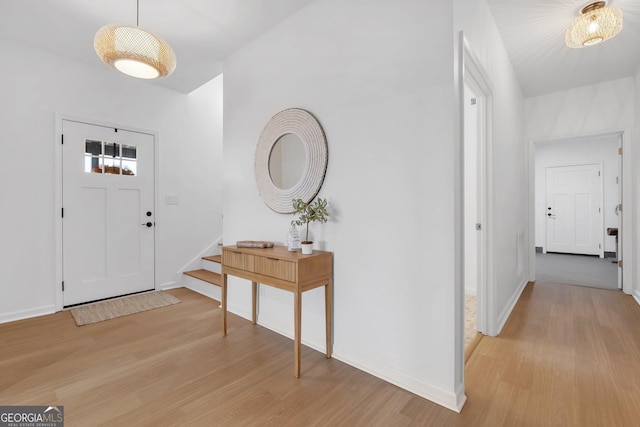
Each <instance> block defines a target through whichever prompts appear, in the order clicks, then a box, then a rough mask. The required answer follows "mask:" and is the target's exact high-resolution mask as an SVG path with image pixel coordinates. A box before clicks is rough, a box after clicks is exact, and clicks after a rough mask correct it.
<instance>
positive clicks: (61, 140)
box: [60, 134, 64, 145]
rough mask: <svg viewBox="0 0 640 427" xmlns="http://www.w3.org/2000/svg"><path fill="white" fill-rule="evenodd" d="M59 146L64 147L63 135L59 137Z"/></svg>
mask: <svg viewBox="0 0 640 427" xmlns="http://www.w3.org/2000/svg"><path fill="white" fill-rule="evenodd" d="M60 144H62V145H64V134H63V135H60Z"/></svg>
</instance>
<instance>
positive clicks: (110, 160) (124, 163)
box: [84, 139, 138, 176]
mask: <svg viewBox="0 0 640 427" xmlns="http://www.w3.org/2000/svg"><path fill="white" fill-rule="evenodd" d="M137 151H138V150H137V148H136V146H135V145H127V144H118V143H117V142H108V141H96V140H91V139H87V140H86V141H85V153H84V171H85V172H86V173H99V174H109V175H126V176H135V175H137V173H138V158H137V155H138V153H137Z"/></svg>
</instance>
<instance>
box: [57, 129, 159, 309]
mask: <svg viewBox="0 0 640 427" xmlns="http://www.w3.org/2000/svg"><path fill="white" fill-rule="evenodd" d="M62 132H63V141H64V142H63V145H62V165H63V166H62V170H63V173H62V187H63V189H62V191H63V195H62V200H63V284H64V286H63V289H64V292H63V300H64V305H65V306H70V305H74V304H80V303H84V302H89V301H96V300H100V299H104V298H110V297H114V296H120V295H126V294H131V293H135V292H141V291H145V290H151V289H154V287H155V279H154V229H155V220H154V209H153V208H154V137H153V135H149V134H144V133H139V132H131V131H126V130H122V129H114V128H110V127H104V126H97V125H91V124H86V123H79V122H75V121H69V120H63V123H62Z"/></svg>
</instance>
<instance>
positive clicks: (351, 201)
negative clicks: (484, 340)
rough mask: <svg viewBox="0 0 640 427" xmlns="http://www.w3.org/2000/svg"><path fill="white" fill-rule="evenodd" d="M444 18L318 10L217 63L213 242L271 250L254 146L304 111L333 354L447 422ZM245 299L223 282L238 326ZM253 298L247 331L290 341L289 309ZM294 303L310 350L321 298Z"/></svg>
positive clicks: (449, 302)
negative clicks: (217, 217) (318, 138)
mask: <svg viewBox="0 0 640 427" xmlns="http://www.w3.org/2000/svg"><path fill="white" fill-rule="evenodd" d="M452 14H453V11H452V8H451V4H450V2H449V1H447V0H440V1H432V2H428V3H427V2H424V1H419V0H401V1H399V2H388V1H385V0H353V1H349V2H343V1H340V0H317V1H315V2H313V3H311V4H310V5H309V6H307V7H306V8H304V9H302V10H301V11H300V12H298V13H297V14H295V15H294V16H292V17H290V18H289V19H287V20H285V21H284V22H282V23H281V24H280V25H278V26H277V27H275V28H274V29H272V30H271V31H270V32H268V33H267V34H265V35H263V36H262V37H260V38H258V39H257V40H255V41H254V42H253V43H251V44H250V45H248V46H246V47H245V48H243V49H241V50H240V51H239V52H237V53H236V54H234V55H233V56H232V57H231V58H229V60H228V61H226V62H225V66H224V73H225V79H224V92H225V115H224V159H225V166H224V167H225V169H224V171H225V172H224V173H225V189H224V198H225V204H224V218H225V221H224V240H225V242H226V243H233V242H235V241H236V240H240V239H264V240H274V241H278V242H283V240H284V235H285V232H286V231H287V229H288V227H289V222H290V221H291V219H292V216H291V215H279V214H276V213H274V212H272V211H271V210H270V209H269V208H267V206H265V204H264V203H263V202H262V201H261V199H260V197H259V196H258V193H257V189H256V184H255V180H254V174H253V163H254V153H255V146H256V142H257V140H258V137H259V135H260V132H261V131H262V128H263V127H264V125H265V124H266V123H267V121H268V120H269V118H271V117H272V116H273V115H274V114H275V113H277V112H279V111H281V110H283V109H286V108H291V107H301V108H305V109H307V110H309V111H311V112H312V113H313V114H314V115H315V116H316V117H317V118H318V120H319V121H320V123H321V124H322V126H323V127H324V130H325V132H326V134H327V139H328V145H329V164H328V169H327V174H326V180H325V183H324V186H323V187H322V189H321V191H320V194H319V196H320V197H323V198H327V199H328V201H329V208H330V212H331V219H330V222H329V223H327V224H325V225H318V224H313V225H312V226H311V230H310V232H311V233H312V234H313V240H314V241H315V242H316V243H317V245H316V247H321V248H324V249H326V250H330V251H333V252H334V279H335V292H334V307H335V312H334V325H335V328H334V355H335V357H336V358H338V359H340V360H343V361H346V362H347V363H350V364H352V365H354V366H357V367H359V368H361V369H363V370H365V371H368V372H371V373H373V374H375V375H377V376H379V377H382V378H384V379H387V380H389V381H391V382H393V383H395V384H398V385H400V386H402V387H404V388H406V389H409V390H411V391H413V392H415V393H417V394H419V395H421V396H424V397H427V398H429V399H431V400H434V401H436V402H438V403H440V404H442V405H444V406H447V407H449V408H452V409H459V408H460V406H461V404H462V402H463V396H462V395H461V394H459V393H458V388H457V385H456V384H454V323H455V318H454V316H455V314H454V261H453V253H454V241H453V235H454V221H453V217H452V215H451V214H452V212H453V206H454V194H453V178H454V177H453V168H452V165H453V161H454V158H453V144H452V141H453V130H454V119H453V112H454V107H453V102H454V96H453V40H452V38H451V35H452V34H453V27H452ZM434 16H437V17H438V18H437V19H435V20H434V19H433V17H434ZM427 23H428V25H427ZM249 289H250V286H249V285H248V283H247V282H246V281H243V280H239V279H238V280H230V290H229V303H230V309H231V310H232V311H235V312H236V313H240V314H242V315H244V316H245V317H249V315H250V301H251V299H250V293H249ZM264 292H265V293H264V295H263V296H262V298H261V302H260V314H259V322H260V323H261V324H262V325H265V326H267V327H270V328H272V329H275V330H278V331H280V332H283V333H285V334H288V335H292V331H293V323H292V316H293V306H292V296H291V295H290V294H288V293H285V292H282V291H278V290H275V289H271V288H269V289H266V290H265V291H264ZM303 301H304V308H303V310H304V316H303V330H302V339H303V342H304V343H306V344H308V345H311V346H313V347H316V348H318V349H324V343H323V340H324V326H323V325H324V324H323V318H324V309H323V293H322V291H321V290H314V291H311V292H307V293H305V295H304V298H303ZM302 363H303V365H302V370H303V373H302V375H303V376H304V375H305V373H304V369H305V368H304V366H305V365H304V360H303V361H302Z"/></svg>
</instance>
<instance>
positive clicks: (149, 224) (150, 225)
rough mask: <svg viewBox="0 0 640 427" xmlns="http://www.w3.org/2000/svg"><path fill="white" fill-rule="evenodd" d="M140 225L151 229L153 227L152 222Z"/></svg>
mask: <svg viewBox="0 0 640 427" xmlns="http://www.w3.org/2000/svg"><path fill="white" fill-rule="evenodd" d="M141 225H146V226H147V227H149V228H151V227H152V226H153V223H152V222H147V223H143V224H141Z"/></svg>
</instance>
